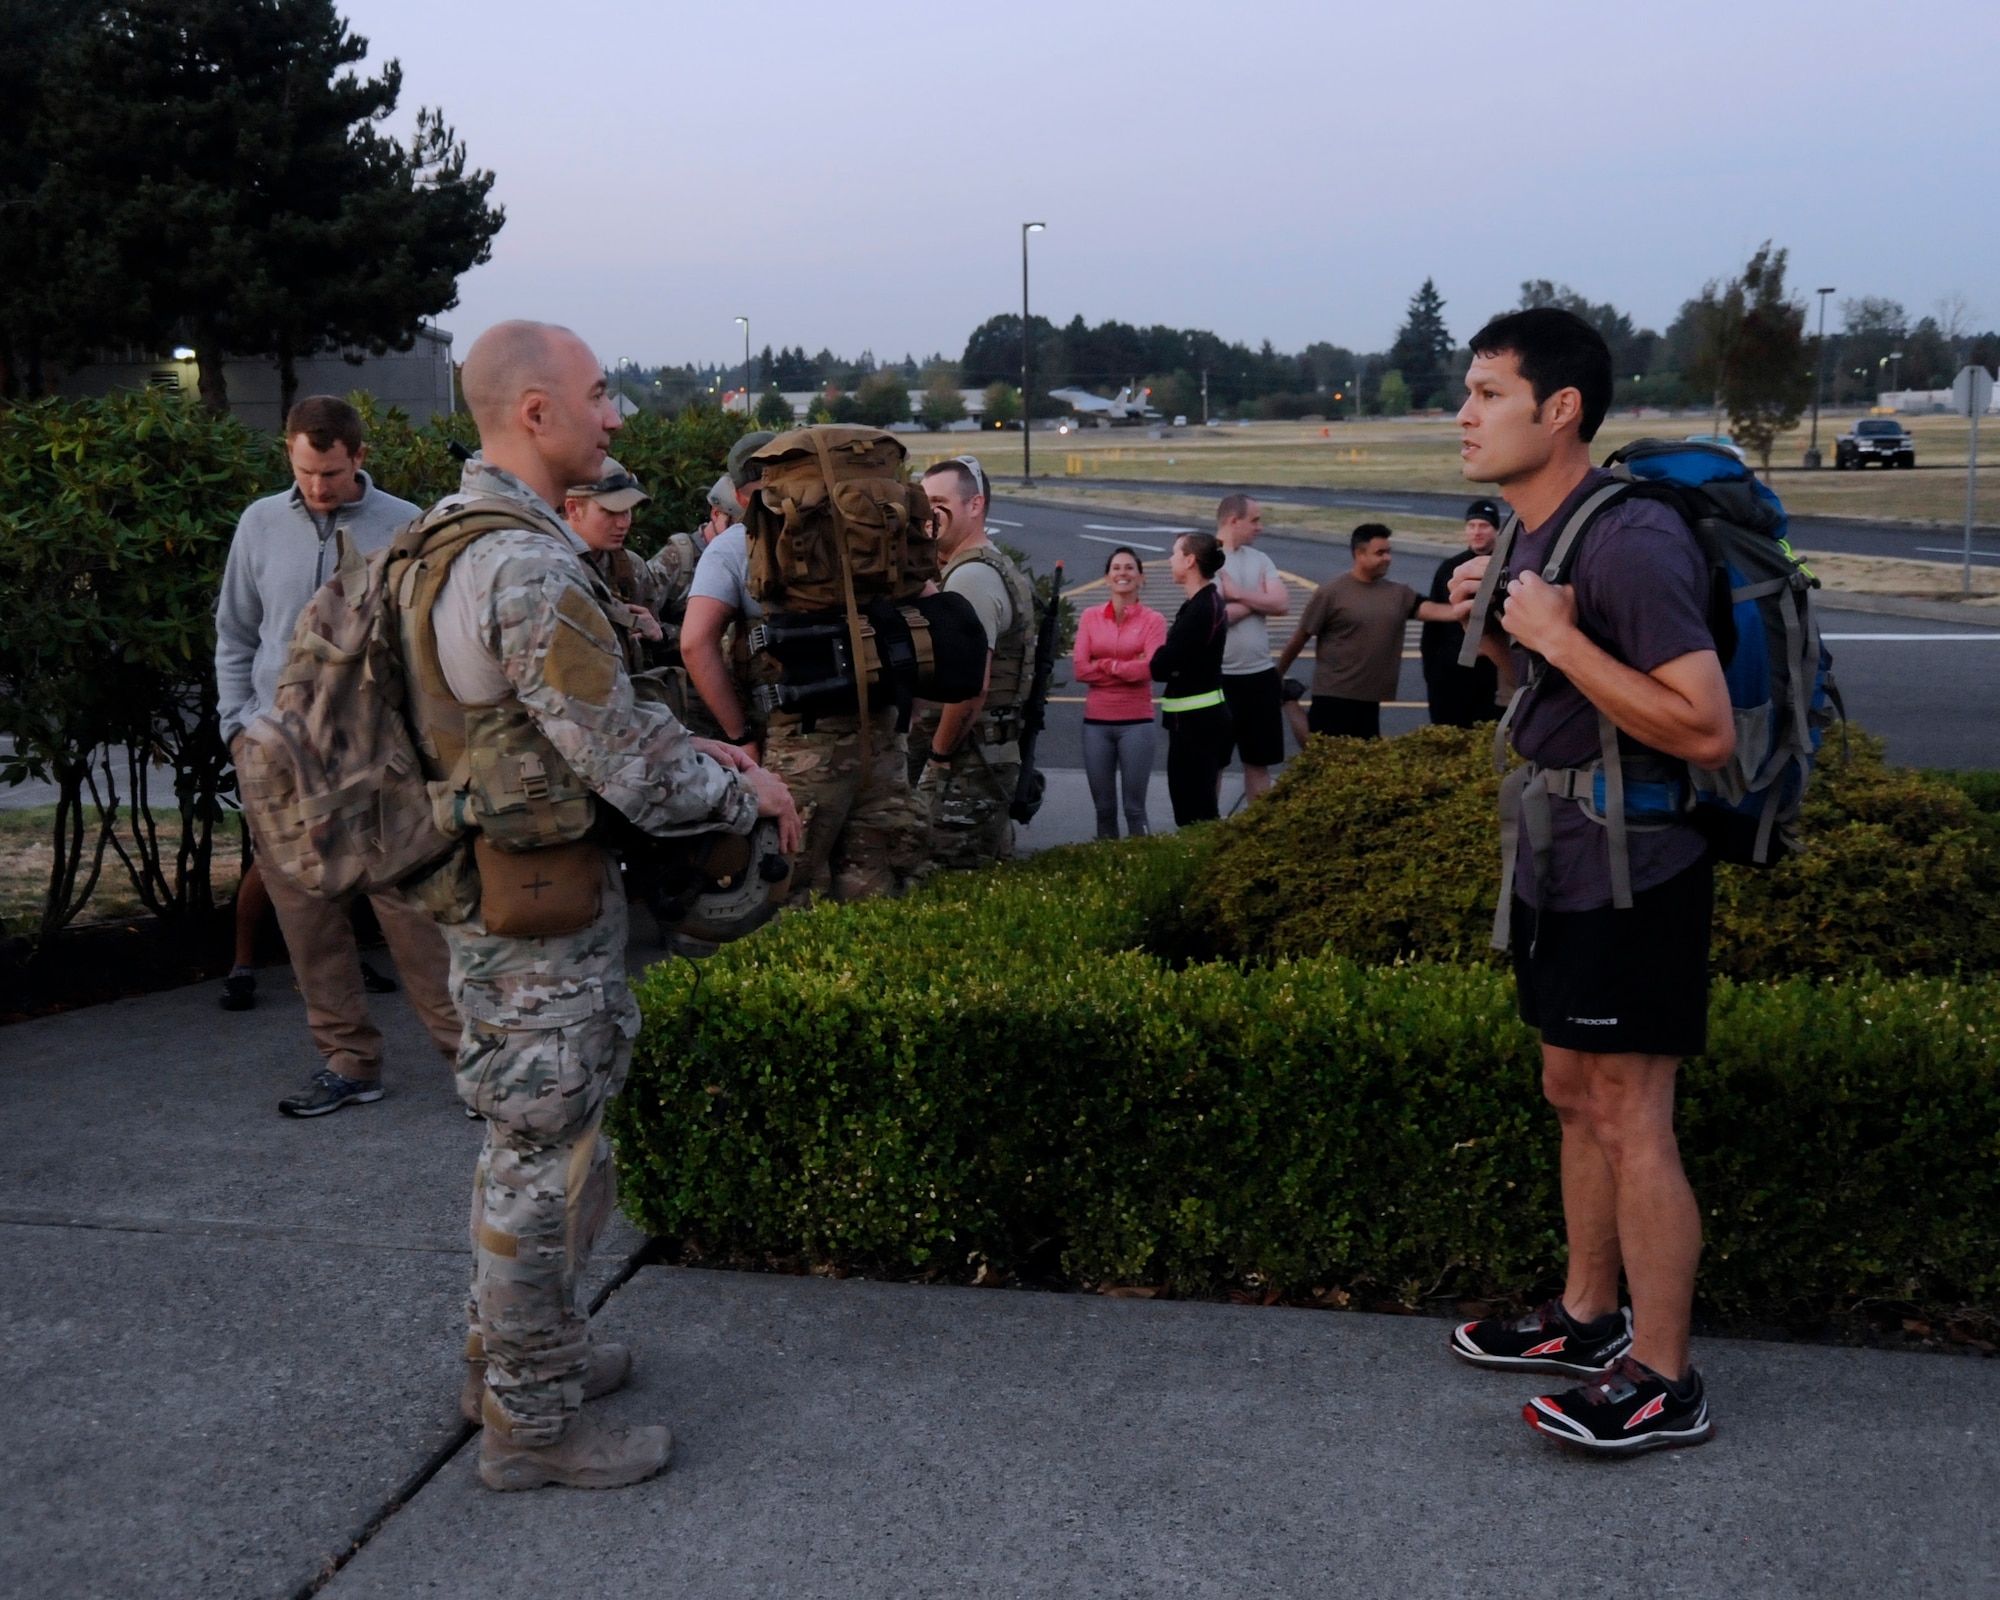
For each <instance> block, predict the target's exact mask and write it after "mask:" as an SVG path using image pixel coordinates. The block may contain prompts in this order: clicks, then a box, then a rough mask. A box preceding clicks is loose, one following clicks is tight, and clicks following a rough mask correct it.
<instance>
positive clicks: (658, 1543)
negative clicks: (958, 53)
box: [0, 813, 2000, 1600]
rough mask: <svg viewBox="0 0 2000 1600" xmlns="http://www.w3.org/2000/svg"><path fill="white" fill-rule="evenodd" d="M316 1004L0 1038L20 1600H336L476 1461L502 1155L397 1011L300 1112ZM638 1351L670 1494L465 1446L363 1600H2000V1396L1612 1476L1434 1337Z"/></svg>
mask: <svg viewBox="0 0 2000 1600" xmlns="http://www.w3.org/2000/svg"><path fill="white" fill-rule="evenodd" d="M1045 815H1047V814H1046V813H1045ZM638 953H639V954H640V955H642V956H643V955H644V954H645V952H644V951H643V950H642V951H640V952H638ZM285 979H286V973H285V971H284V970H283V969H272V970H268V971H267V972H266V973H265V975H264V980H263V985H262V991H261V992H262V995H263V997H264V999H263V1004H262V1005H261V1006H260V1008H259V1009H258V1010H257V1011H255V1012H252V1013H250V1014H248V1015H244V1016H232V1015H228V1014H225V1013H223V1012H221V1011H219V1010H218V1009H216V1007H215V1004H214V999H215V996H214V993H213V989H212V987H203V988H198V989H184V990H179V991H175V992H171V993H166V994H159V995H153V996H150V997H148V998H145V999H141V1000H134V1001H126V1002H121V1003H118V1004H114V1005H107V1006H99V1007H95V1008H91V1009H89V1010H84V1011H78V1012H72V1013H69V1014H67V1015H63V1016H57V1017H49V1018H44V1019H41V1020H38V1021H34V1022H29V1023H24V1024H20V1025H18V1026H15V1027H11V1028H6V1029H0V1129H3V1130H4V1133H5V1137H4V1138H0V1272H4V1274H5V1278H4V1281H5V1282H6V1284H7V1285H8V1290H7V1293H6V1294H5V1295H4V1296H0V1361H4V1363H5V1369H6V1371H7V1372H8V1374H9V1378H10V1382H9V1383H8V1384H7V1385H6V1386H5V1389H4V1392H0V1436H4V1437H5V1438H6V1440H7V1448H6V1450H5V1451H4V1452H3V1453H0V1509H4V1511H5V1515H4V1516H0V1593H5V1594H9V1595H12V1594H20V1595H37V1596H39V1595H59V1596H84V1597H97V1596H104V1597H113V1596H116V1597H125V1596H134V1595H145V1596H147V1597H148V1600H175V1597H181V1596H188V1597H197V1596H198V1597H202V1600H209V1597H219V1596H271V1597H274V1600H275V1597H282V1596H289V1595H293V1594H296V1593H299V1592H301V1590H302V1588H304V1587H305V1586H307V1585H310V1584H311V1583H313V1582H314V1581H316V1577H317V1576H318V1575H320V1574H323V1573H324V1572H325V1571H326V1570H327V1569H328V1568H329V1566H330V1565H331V1564H332V1563H334V1562H336V1561H338V1560H339V1559H340V1558H341V1557H342V1556H343V1555H344V1554H346V1553H347V1552H348V1551H349V1550H350V1548H351V1546H352V1545H353V1543H354V1541H355V1540H356V1538H357V1536H358V1535H359V1534H361V1533H362V1532H363V1531H364V1530H366V1529H367V1528H369V1526H370V1525H371V1523H373V1522H374V1521H376V1520H377V1519H378V1518H379V1517H380V1516H381V1513H382V1512H383V1510H384V1508H385V1507H387V1506H388V1505H389V1504H390V1503H391V1502H392V1501H393V1500H394V1499H395V1498H396V1496H397V1494H398V1491H399V1489H400V1488H401V1487H402V1486H404V1485H406V1484H407V1483H408V1482H409V1481H410V1479H411V1478H412V1475H413V1474H417V1473H419V1472H421V1471H422V1470H423V1469H424V1468H425V1467H426V1466H427V1465H429V1464H432V1463H434V1462H435V1460H436V1458H437V1457H438V1455H439V1453H440V1451H441V1450H447V1449H449V1447H450V1446H451V1445H452V1444H453V1443H454V1442H455V1440H457V1438H458V1437H459V1435H460V1429H459V1426H458V1423H457V1419H456V1415H455V1411H454V1401H455V1396H456V1391H457V1383H458V1379H459V1375H460V1368H459V1365H458V1361H457V1359H456V1358H457V1349H458V1341H459V1337H460V1321H459V1318H460V1303H461V1297H462V1294H463V1284H464V1278H465V1271H466V1265H467V1263H466V1258H465V1254H464V1246H463V1243H462V1237H463V1226H464V1224H463V1220H462V1219H463V1208H464V1204H465V1194H466V1188H467V1184H468V1180H469V1177H470V1173H471V1168H472V1160H473V1151H474V1147H475V1145H476V1143H477V1140H478V1137H479V1134H478V1129H477V1127H476V1125H474V1124H471V1123H469V1122H467V1121H466V1120H465V1118H464V1117H463V1116H462V1115H461V1113H460V1110H459V1107H458V1104H457V1102H456V1100H455V1098H454V1097H453V1095H452V1092H451V1089H450V1087H449V1084H448V1081H447V1076H446V1073H445V1069H444V1067H443V1065H442V1064H441V1063H440V1062H439V1061H438V1060H437V1059H436V1057H435V1056H434V1055H432V1054H431V1053H430V1052H429V1050H428V1049H427V1048H426V1046H425V1044H424V1042H423V1039H422V1036H421V1033H420V1031H419V1030H418V1028H417V1027H416V1025H415V1022H414V1019H413V1018H412V1017H411V1015H410V1013H409V1011H408V1008H407V1006H406V1004H405V1003H404V1002H403V1000H402V998H401V997H400V996H391V997H386V998H383V999H378V1000H376V1001H374V1002H373V1004H374V1005H375V1006H376V1008H377V1015H378V1016H379V1017H380V1018H381V1020H382V1022H383V1024H384V1027H385V1029H386V1031H387V1032H388V1034H389V1038H390V1043H391V1049H392V1052H393V1054H392V1057H391V1062H390V1066H389V1074H388V1081H389V1083H390V1085H391V1089H392V1092H391V1094H390V1095H389V1097H388V1098H387V1099H386V1100H384V1101H383V1102H382V1103H381V1104H379V1105H377V1106H374V1107H368V1108H361V1109H357V1110H353V1111H344V1112H341V1113H339V1114H338V1115H336V1116H334V1117H331V1118H327V1119H322V1120H320V1121H316V1122H306V1123H294V1122H286V1121H284V1120H282V1119H280V1118H279V1117H278V1116H277V1115H276V1114H275V1112H274V1110H273V1106H274V1103H275V1101H276V1100H277V1098H278V1097H279V1096H280V1095H281V1094H283V1093H284V1092H286V1091H288V1090H289V1089H291V1088H293V1087H294V1086H295V1085H296V1083H297V1082H298V1081H299V1080H300V1079H301V1078H302V1076H303V1074H304V1070H305V1068H306V1066H307V1065H308V1060H307V1047H306V1042H305V1034H304V1028H303V1022H302V1017H301V1012H300V1005H299V1001H298V998H297V996H296V994H294V993H293V992H292V991H291V990H290V988H289V986H288V985H287V983H286V981H285ZM639 1242H640V1241H639V1240H638V1239H637V1237H636V1235H635V1234H633V1232H632V1231H631V1230H630V1229H629V1228H628V1227H625V1226H624V1225H623V1224H620V1225H619V1228H618V1229H617V1230H616V1231H615V1232H614V1236H613V1238H612V1239H610V1240H609V1241H607V1247H606V1249H605V1251H604V1253H603V1255H602V1256H601V1258H600V1261H599V1264H598V1275H597V1280H596V1281H597V1282H598V1283H600V1284H602V1283H605V1282H608V1281H609V1280H610V1279H611V1277H612V1276H613V1274H614V1273H615V1272H616V1271H617V1270H618V1268H619V1267H620V1265H621V1262H622V1261H623V1260H624V1259H625V1258H626V1257H627V1256H628V1255H629V1254H630V1253H631V1252H632V1251H633V1250H634V1249H635V1248H636V1247H637V1246H638V1244H639ZM603 1327H604V1329H605V1332H606V1333H607V1334H608V1335H612V1336H616V1337H619V1338H624V1339H629V1340H630V1341H632V1343H633V1344H634V1345H635V1346H636V1348H637V1354H638V1372H637V1377H636V1379H635V1382H634V1384H633V1386H632V1388H631V1389H630V1390H629V1391H627V1392H626V1393H624V1394H621V1395H619V1396H617V1397H615V1398H613V1399H611V1400H608V1401H606V1402H603V1403H604V1404H605V1405H606V1406H608V1407H609V1408H610V1411H611V1413H612V1414H613V1415H615V1416H618V1417H624V1418H631V1419H634V1420H639V1419H644V1420H664V1421H667V1422H668V1423H670V1424H671V1425H672V1426H673V1427H674V1429H675V1431H676V1433H677V1435H678V1437H679V1454H678V1457H677V1464H676V1465H675V1467H674V1469H673V1470H672V1471H671V1472H670V1473H669V1474H668V1475H667V1476H666V1477H665V1478H663V1479H661V1480H659V1481H657V1482H655V1483H653V1484H650V1485H646V1486H643V1487H641V1488H638V1489H634V1490H630V1491H625V1492H621V1493H617V1494H605V1495H585V1494H572V1493H563V1492H559V1491H545V1492H542V1493H538V1494H534V1495H528V1496H521V1497H510V1498H506V1499H502V1498H500V1497H497V1496H491V1495H488V1494H486V1493H485V1492H484V1491H482V1490H480V1489H479V1488H478V1487H477V1486H476V1484H475V1483H474V1481H473V1479H472V1467H471V1454H470V1452H469V1451H467V1450H465V1449H459V1450H457V1451H456V1452H455V1453H452V1454H451V1455H450V1456H449V1458H448V1459H446V1460H445V1461H444V1463H443V1465H442V1467H441V1469H440V1470H438V1471H437V1472H436V1474H435V1476H434V1477H432V1478H430V1480H429V1481H428V1482H427V1484H426V1485H425V1486H424V1487H423V1488H422V1489H421V1491H420V1492H418V1493H417V1494H416V1495H415V1497H414V1498H413V1499H412V1500H411V1501H410V1502H409V1503H408V1504H407V1505H405V1506H403V1507H402V1508H401V1509H400V1510H397V1511H395V1512H394V1514H392V1515H389V1516H388V1517H387V1518H386V1520H385V1521H383V1522H382V1524H381V1527H380V1530H379V1531H378V1532H376V1533H375V1534H374V1535H373V1537H372V1538H370V1539H368V1540H367V1541H366V1543H365V1544H364V1545H363V1546H362V1548H361V1549H360V1552H359V1554H358V1556H356V1557H355V1558H354V1559H353V1560H352V1562H351V1563H350V1564H349V1565H348V1566H347V1567H346V1568H345V1569H344V1570H343V1571H341V1572H340V1574H339V1575H338V1577H337V1578H336V1580H335V1581H334V1583H333V1584H332V1586H331V1587H330V1588H329V1589H328V1590H327V1592H328V1593H330V1594H333V1595H336V1596H357V1595H397V1596H402V1595H410V1594H418V1593H421V1594H427V1595H430V1594H435V1595H439V1596H452V1595H464V1596H468V1597H474V1596H476V1597H478V1600H490V1597H491V1596H493V1595H495V1594H509V1593H514V1592H518V1591H523V1590H532V1591H534V1592H537V1593H589V1594H594V1595H605V1596H624V1595H632V1596H638V1595H648V1596H651V1595H657V1594H685V1595H730V1596H734V1595H785V1596H791V1595H867V1596H881V1595H897V1596H900V1595H1001V1594H1007V1595H1072V1594H1077V1595H1083V1594H1103V1595H1115V1596H1128V1595H1216V1596H1225V1595H1226V1596H1236V1595H1293V1594H1299V1593H1303V1592H1306V1591H1308V1590H1315V1591H1317V1590H1330V1591H1332V1592H1335V1593H1345V1594H1355V1595H1399V1596H1401V1595H1410V1596H1428V1595H1440V1596H1442V1595H1446V1594H1452V1595H1459V1594H1465V1593H1474V1594H1481V1593H1494V1592H1500V1591H1502V1590H1503V1589H1506V1590H1512V1589H1517V1588H1519V1587H1521V1586H1523V1585H1536V1586H1544V1585H1545V1586H1549V1587H1554V1588H1559V1589H1560V1590H1561V1591H1562V1592H1565V1593H1568V1592H1575V1593H1580V1594H1587V1595H1594V1594H1611V1593H1618V1594H1626V1595H1632V1594H1637V1595H1648V1596H1650V1595H1694V1596H1711V1595H1712V1596H1718V1597H1719V1596H1742V1595H1756V1596H1773V1597H1789V1596H1807V1595H1812V1596H1846V1595H1855V1596H1860V1595H1871V1596H1872V1595H1877V1594H1881V1593H1885V1592H1888V1593H1895V1594H1899V1595H1937V1596H1946V1595H1950V1596H1962V1595H1973V1594H1982V1593H2000V1534H1996V1529H1995V1524H1994V1522H1993V1519H1992V1517H1991V1507H1992V1506H1993V1505H1994V1504H1995V1503H1996V1501H2000V1362H1994V1361H1987V1360H1969V1359H1957V1358H1951V1357H1943V1356H1921V1355H1907V1354H1899V1353H1887V1352H1878V1351H1851V1350H1830V1349H1820V1348H1812V1347H1802V1346H1783V1345H1765V1344H1754V1343H1726V1342H1720V1341H1711V1342H1709V1343H1707V1344H1705V1345H1704V1346H1703V1347H1702V1348H1701V1350H1700V1351H1699V1355H1698V1359H1699V1361H1700V1362H1701V1364H1702V1366H1703V1368H1704V1370H1705V1371H1706V1372H1707V1374H1708V1378H1709V1382H1710V1385H1711V1392H1712V1394H1713V1397H1714V1404H1715V1407H1716V1411H1717V1415H1718V1417H1719V1419H1720V1422H1721V1427H1722V1433H1721V1437H1720V1438H1719V1439H1718V1440H1717V1442H1716V1443H1714V1444H1712V1445H1710V1446H1708V1447H1706V1448H1705V1449H1702V1450H1699V1451H1691V1452H1684V1453H1680V1454H1677V1455H1669V1456H1664V1457H1655V1458H1652V1459H1649V1460H1647V1461H1644V1462H1636V1463H1626V1464H1620V1465H1604V1464H1600V1463H1594V1462H1589V1461H1580V1460H1575V1459H1572V1458H1570V1457H1568V1456H1566V1455H1561V1454H1558V1453H1557V1452H1556V1451H1555V1450H1554V1447H1552V1446H1549V1445H1546V1444H1544V1443H1542V1442H1541V1441H1539V1440H1537V1439H1536V1438H1534V1437H1533V1436H1532V1435H1530V1434H1529V1433H1528V1431H1527V1429H1526V1428H1525V1426H1524V1425H1523V1424H1522V1423H1521V1422H1520V1421H1519V1418H1518V1408H1519V1405H1520V1403H1521V1401H1522V1399H1523V1398H1524V1397H1525V1395H1526V1394H1527V1393H1528V1392H1530V1390H1531V1389H1532V1388H1533V1387H1534V1385H1533V1384H1532V1383H1529V1384H1524V1383H1522V1382H1521V1381H1519V1380H1512V1379H1508V1378H1503V1377H1498V1376H1496V1375H1493V1374H1487V1373H1480V1372H1474V1371H1470V1370H1467V1369H1464V1368H1461V1367H1459V1366H1457V1365H1456V1364H1455V1363H1453V1362H1452V1361H1450V1360H1449V1359H1448V1358H1447V1357H1446V1356H1445V1354H1444V1347H1443V1346H1444V1327H1443V1325H1442V1324H1440V1323H1436V1322H1431V1321H1426V1320H1422V1319H1401V1318H1389V1317H1374V1316H1362V1315H1348V1314H1339V1313H1330V1312H1305V1311H1287V1310H1283V1309H1262V1308H1247V1307H1233V1306H1224V1305H1204V1304H1168V1303H1162V1302H1145V1301H1123V1300H1112V1299H1103V1298H1098V1297H1094V1296H1061V1295H1041V1294H1028V1293H1020V1292H1013V1291H1003V1290H956V1289H936V1288H920V1287H906V1286H896V1285H884V1284H873V1283H864V1282H860V1281H852V1280H850V1281H846V1282H833V1281H828V1280H820V1279H792V1278H778V1277H770V1276H762V1275H751V1274H733V1273H721V1272H696V1271H689V1270H685V1269H681V1268H673V1267H664V1266H653V1267H644V1268H642V1269H640V1270H639V1271H638V1272H637V1273H636V1275H635V1276H633V1277H632V1278H631V1280H630V1281H629V1282H628V1283H626V1284H625V1286H624V1287H622V1288H621V1289H619V1290H618V1292H617V1293H616V1294H615V1295H614V1296H613V1297H612V1298H611V1299H610V1301H609V1303H608V1305H607V1307H606V1310H605V1312H604V1322H603Z"/></svg>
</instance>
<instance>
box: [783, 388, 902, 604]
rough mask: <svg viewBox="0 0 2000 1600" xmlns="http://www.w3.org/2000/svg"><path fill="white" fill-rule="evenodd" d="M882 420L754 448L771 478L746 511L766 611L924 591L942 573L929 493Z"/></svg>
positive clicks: (793, 435) (796, 434)
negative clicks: (907, 473) (910, 473)
mask: <svg viewBox="0 0 2000 1600" xmlns="http://www.w3.org/2000/svg"><path fill="white" fill-rule="evenodd" d="M908 457H909V452H908V451H906V450H905V449H904V448H903V445H902V441H900V440H899V439H897V438H896V436H895V435H894V434H891V433H884V432H883V431H882V430H881V429H880V428H848V427H837V426H823V427H816V428H795V429H794V430H793V431H792V432H790V433H781V434H779V435H778V437H777V438H775V439H773V440H772V441H771V442H770V443H769V444H767V445H765V446H764V447H763V449H761V450H759V451H757V453H756V454H755V455H753V456H751V457H750V459H751V460H752V461H754V462H756V463H757V464H758V465H759V466H760V467H762V468H763V474H764V475H763V478H762V479H761V480H760V481H759V482H758V484H757V485H756V490H755V492H754V493H753V494H752V495H751V496H750V505H749V507H748V509H747V510H746V511H745V512H744V515H743V528H744V534H745V537H746V538H747V539H748V540H749V545H750V576H749V587H750V593H751V594H753V595H754V596H756V598H757V599H758V601H759V602H760V603H761V604H762V605H763V607H764V609H765V610H766V611H782V612H815V611H841V610H858V609H859V607H860V604H861V603H864V602H866V601H867V600H870V599H872V598H874V597H875V596H877V595H880V596H883V597H885V598H887V599H889V600H891V601H895V602H898V603H900V602H902V601H905V600H910V599H913V598H915V596H916V595H917V594H919V593H920V592H921V591H922V589H923V587H924V585H925V584H926V583H927V582H929V581H930V580H932V579H934V578H935V577H936V576H937V575H938V557H937V540H936V539H935V538H934V537H933V536H932V534H931V531H930V527H929V523H930V509H931V507H930V498H929V497H928V496H927V495H926V494H925V493H924V491H923V489H922V487H921V486H920V485H918V484H914V483H909V482H906V481H905V479H904V464H905V462H906V461H907V460H908Z"/></svg>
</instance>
